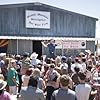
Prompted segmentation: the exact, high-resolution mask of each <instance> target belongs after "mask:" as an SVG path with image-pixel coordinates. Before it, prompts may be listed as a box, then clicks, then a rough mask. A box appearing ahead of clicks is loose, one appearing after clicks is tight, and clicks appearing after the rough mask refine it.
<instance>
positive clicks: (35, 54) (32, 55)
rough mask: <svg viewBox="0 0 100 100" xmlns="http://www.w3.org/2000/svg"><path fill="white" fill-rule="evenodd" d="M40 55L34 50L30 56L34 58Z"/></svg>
mask: <svg viewBox="0 0 100 100" xmlns="http://www.w3.org/2000/svg"><path fill="white" fill-rule="evenodd" d="M37 57H38V54H37V53H36V52H33V53H32V54H31V56H30V58H31V59H33V58H35V59H36V58H37Z"/></svg>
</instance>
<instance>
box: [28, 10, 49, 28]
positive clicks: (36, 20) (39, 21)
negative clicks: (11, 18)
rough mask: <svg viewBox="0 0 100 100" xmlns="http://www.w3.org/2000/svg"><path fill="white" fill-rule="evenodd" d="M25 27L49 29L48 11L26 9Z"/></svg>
mask: <svg viewBox="0 0 100 100" xmlns="http://www.w3.org/2000/svg"><path fill="white" fill-rule="evenodd" d="M26 28H43V29H50V12H45V11H33V10H26Z"/></svg>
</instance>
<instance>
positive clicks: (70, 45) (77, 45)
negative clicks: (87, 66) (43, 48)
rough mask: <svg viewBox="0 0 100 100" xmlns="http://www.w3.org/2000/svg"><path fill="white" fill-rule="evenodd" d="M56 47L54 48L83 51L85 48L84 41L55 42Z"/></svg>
mask: <svg viewBox="0 0 100 100" xmlns="http://www.w3.org/2000/svg"><path fill="white" fill-rule="evenodd" d="M56 44H57V47H56V48H58V49H59V48H63V49H85V48H86V41H82V40H63V41H56Z"/></svg>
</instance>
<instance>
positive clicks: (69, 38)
mask: <svg viewBox="0 0 100 100" xmlns="http://www.w3.org/2000/svg"><path fill="white" fill-rule="evenodd" d="M0 39H13V40H50V39H54V40H87V41H96V40H100V38H79V37H24V36H0Z"/></svg>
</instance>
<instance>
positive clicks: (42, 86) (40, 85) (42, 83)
mask: <svg viewBox="0 0 100 100" xmlns="http://www.w3.org/2000/svg"><path fill="white" fill-rule="evenodd" d="M32 76H33V77H37V78H38V85H37V87H38V88H39V89H42V90H45V88H46V86H45V81H44V80H43V79H42V78H41V74H40V70H39V69H38V68H35V69H34V71H33V74H32Z"/></svg>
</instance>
